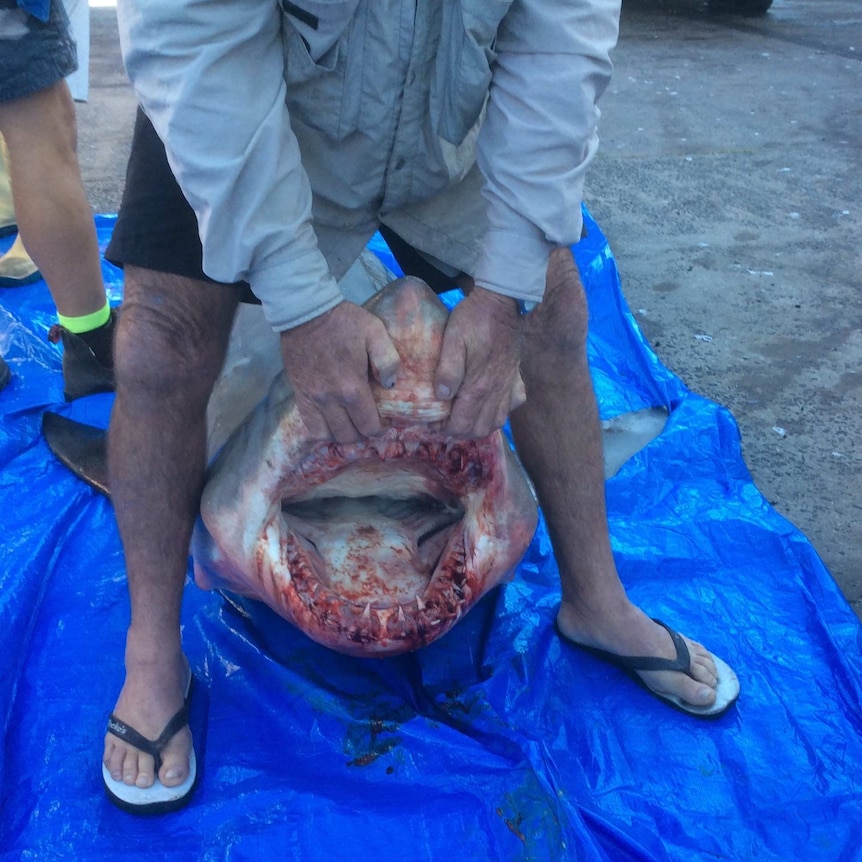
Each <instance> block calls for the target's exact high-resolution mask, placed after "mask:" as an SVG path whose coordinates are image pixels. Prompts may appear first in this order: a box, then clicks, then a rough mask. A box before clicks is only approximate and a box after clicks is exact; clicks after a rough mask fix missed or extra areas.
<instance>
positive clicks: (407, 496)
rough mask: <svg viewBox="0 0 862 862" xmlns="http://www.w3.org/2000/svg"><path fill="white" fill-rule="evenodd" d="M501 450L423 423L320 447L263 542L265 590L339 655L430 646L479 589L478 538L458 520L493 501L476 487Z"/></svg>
mask: <svg viewBox="0 0 862 862" xmlns="http://www.w3.org/2000/svg"><path fill="white" fill-rule="evenodd" d="M499 446H500V441H499V440H497V439H494V438H489V439H485V440H479V441H475V440H469V441H461V440H459V441H454V440H452V439H451V438H446V437H436V436H429V430H428V428H427V427H412V428H403V429H390V430H389V431H387V432H386V433H385V434H384V435H383V436H382V437H380V438H376V439H372V440H366V441H363V442H361V443H358V444H352V445H336V444H327V445H322V446H319V447H318V448H317V449H316V450H315V451H314V452H312V454H311V455H310V456H309V457H308V458H306V459H305V461H304V462H303V464H302V465H301V468H300V471H299V472H300V475H301V477H302V478H301V483H302V485H303V488H302V490H300V491H299V492H298V493H293V492H292V489H289V488H285V489H284V492H283V494H284V495H283V496H282V501H281V508H280V510H278V511H276V512H275V514H274V517H273V519H272V520H271V521H270V523H269V524H267V526H266V528H265V529H264V532H263V535H262V536H261V539H260V542H259V545H258V554H259V556H258V565H259V569H258V570H259V572H260V573H261V577H263V578H267V579H269V581H270V583H269V584H267V585H266V587H265V589H266V592H267V593H268V594H269V595H270V596H272V597H277V601H278V602H279V603H280V604H282V605H283V610H282V612H283V613H284V615H285V616H286V617H288V618H289V619H291V620H292V621H293V622H294V623H295V624H296V625H297V626H299V628H301V629H302V630H303V631H305V632H306V633H307V634H309V635H310V636H311V637H313V638H314V639H315V640H319V641H321V642H323V643H328V644H330V645H334V644H341V646H340V647H339V646H336V648H337V649H340V650H341V651H343V652H353V651H355V652H357V653H358V654H361V655H367V654H369V653H386V654H390V655H391V654H395V653H398V652H403V651H407V650H414V649H417V648H419V647H422V646H424V645H426V644H427V643H429V642H430V641H432V640H434V639H436V638H437V637H439V636H440V635H442V634H443V633H444V632H446V631H448V630H449V629H450V628H451V627H452V626H453V625H454V624H455V623H456V622H457V621H458V620H459V619H460V618H461V617H462V616H463V615H464V614H465V613H466V612H467V610H469V608H470V607H472V605H473V604H474V603H475V601H476V600H477V599H478V598H479V597H480V596H481V595H482V594H483V593H484V592H485V591H486V590H487V587H485V586H483V583H482V578H481V576H480V575H481V574H482V567H481V566H480V567H478V568H477V567H475V566H473V565H468V564H467V563H468V556H469V558H470V559H471V560H472V559H473V558H474V557H475V548H474V547H473V546H472V544H473V541H474V540H475V538H476V536H475V534H474V533H473V531H471V530H470V529H469V528H466V529H465V518H467V517H468V516H469V518H470V519H471V520H472V519H476V518H483V513H482V509H484V508H485V507H486V506H488V505H493V502H492V500H491V499H490V498H488V497H487V496H486V495H484V493H483V492H484V491H485V490H486V489H488V488H490V487H493V485H494V474H495V470H496V464H497V463H498V461H499V457H500V456H501V455H502V454H503V453H502V452H500V451H499ZM289 484H290V485H291V486H292V485H294V482H293V481H291V482H290V483H289ZM483 520H487V516H485V517H484V518H483ZM483 538H484V540H485V541H486V542H487V541H492V537H491V536H487V535H486V536H484V537H483ZM506 538H507V540H508V537H506Z"/></svg>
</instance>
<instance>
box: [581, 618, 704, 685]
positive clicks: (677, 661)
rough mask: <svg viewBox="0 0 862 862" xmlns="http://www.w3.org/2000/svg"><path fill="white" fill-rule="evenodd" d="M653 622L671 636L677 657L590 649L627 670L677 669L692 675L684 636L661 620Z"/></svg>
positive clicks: (589, 648) (689, 655) (689, 656)
mask: <svg viewBox="0 0 862 862" xmlns="http://www.w3.org/2000/svg"><path fill="white" fill-rule="evenodd" d="M653 622H654V623H658V624H659V625H660V626H661V627H662V628H663V629H664V630H665V631H666V632H667V633H668V634H669V635H670V636H671V639H672V640H673V645H674V647H675V649H676V658H659V657H658V656H649V655H617V654H616V653H611V652H607V651H606V650H603V649H598V648H596V647H588V650H589V651H590V652H592V653H594V654H595V655H597V656H599V657H601V658H604V659H606V660H607V661H610V662H612V663H613V664H615V665H617V666H618V667H622V668H625V669H626V670H675V671H680V672H682V673H684V674H687V675H688V676H691V654H690V653H689V651H688V647H687V646H686V643H685V641H684V640H683V639H682V636H681V635H680V634H679V633H678V632H675V631H674V630H673V629H672V628H671V627H670V626H669V625H667V624H666V623H663V622H662V621H661V620H657V619H655V618H653Z"/></svg>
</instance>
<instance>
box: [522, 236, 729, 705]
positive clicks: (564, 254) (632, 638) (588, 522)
mask: <svg viewBox="0 0 862 862" xmlns="http://www.w3.org/2000/svg"><path fill="white" fill-rule="evenodd" d="M587 319H588V312H587V304H586V297H585V295H584V290H583V287H582V285H581V282H580V278H579V276H578V273H577V269H576V267H575V264H574V261H573V259H572V255H571V252H570V251H569V250H568V249H560V250H557V251H555V252H554V253H553V254H552V257H551V264H550V265H549V268H548V281H547V287H546V293H545V299H544V301H543V302H542V303H541V304H540V305H539V306H538V307H537V308H536V309H535V310H534V311H533V312H532V313H531V314H529V315H528V316H527V317H526V318H525V320H524V340H523V348H522V360H521V375H522V377H523V379H524V383H525V385H526V387H527V401H526V403H525V404H524V405H523V406H521V407H519V408H518V409H517V410H516V411H515V412H514V413H513V414H512V416H511V417H510V419H511V425H512V430H513V432H514V437H515V443H516V448H517V451H518V455H519V456H520V458H521V460H522V462H523V464H524V467H525V468H526V470H527V472H528V473H529V475H530V477H531V479H532V480H533V483H534V484H535V487H536V492H537V494H538V497H539V502H540V504H541V506H542V510H543V512H544V515H545V519H546V522H547V525H548V531H549V533H550V537H551V542H552V544H553V547H554V553H555V556H556V559H557V563H558V566H559V569H560V579H561V583H562V592H563V598H562V604H561V606H560V610H559V614H558V617H557V624H558V626H559V628H560V630H561V631H562V633H563V634H564V635H566V636H567V637H569V638H570V639H572V640H574V641H576V642H578V643H581V644H585V645H588V646H594V647H599V648H602V649H605V650H608V651H610V652H614V653H617V654H620V655H630V656H657V657H664V658H674V657H675V655H676V651H675V649H674V646H673V644H672V641H671V639H670V636H669V635H668V633H667V632H666V631H665V630H664V629H663V628H661V627H660V626H658V625H656V624H655V623H654V622H653V621H652V620H651V619H650V618H649V617H648V616H647V615H646V614H645V613H644V612H643V611H641V610H640V609H639V608H637V607H636V606H635V605H633V604H632V603H631V602H630V601H629V599H628V598H627V596H626V593H625V590H624V588H623V586H622V584H621V583H620V579H619V576H618V574H617V570H616V565H615V563H614V558H613V554H612V552H611V545H610V537H609V534H608V525H607V514H606V508H605V497H604V473H603V466H602V440H601V424H600V422H599V416H598V408H597V405H596V400H595V395H594V392H593V387H592V381H591V379H590V371H589V366H588V363H587V352H586V340H587ZM687 645H688V647H689V650H690V653H691V660H692V665H691V667H692V672H693V673H694V675H695V676H696V678H697V679H696V680H695V679H692V678H691V677H689V676H686V675H685V674H682V673H678V672H669V671H660V672H659V671H652V672H641V674H640V675H641V677H642V678H643V679H644V681H645V682H646V683H647V684H648V685H649V686H650V687H651V688H653V689H654V690H656V691H658V692H662V693H670V694H674V695H677V696H679V697H681V698H682V699H683V700H685V701H686V702H688V703H691V704H694V705H696V706H704V705H708V704H711V703H712V702H713V701H714V700H715V692H714V686H715V682H716V679H715V666H714V663H713V662H712V659H711V658H710V656H709V654H708V652H707V651H706V650H705V649H704V648H703V647H701V646H700V645H699V644H695V643H694V642H692V641H689V640H687Z"/></svg>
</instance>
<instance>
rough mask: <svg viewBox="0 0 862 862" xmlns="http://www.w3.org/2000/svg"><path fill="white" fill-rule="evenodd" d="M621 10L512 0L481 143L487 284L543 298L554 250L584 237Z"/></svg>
mask: <svg viewBox="0 0 862 862" xmlns="http://www.w3.org/2000/svg"><path fill="white" fill-rule="evenodd" d="M619 13H620V0H515V2H514V3H513V5H512V8H511V9H510V10H509V12H508V13H507V15H506V18H505V19H504V21H503V24H502V26H501V28H500V31H499V33H498V38H497V46H496V50H497V60H496V65H495V68H494V75H493V81H492V84H491V93H490V98H489V100H488V112H487V116H486V119H485V123H484V125H483V127H482V131H481V133H480V135H479V144H478V159H479V167H480V168H481V170H482V173H483V175H484V177H485V185H484V189H483V194H484V195H485V197H486V200H487V212H488V232H487V234H486V236H485V239H484V242H483V246H482V249H481V252H480V256H479V261H478V263H477V268H476V283H477V284H479V285H480V286H482V287H486V288H489V289H490V290H494V291H496V292H497V293H501V294H505V295H506V296H513V297H515V298H518V299H524V300H528V301H538V300H541V298H542V295H543V293H544V288H545V271H546V268H547V263H548V255H549V254H550V252H551V250H552V249H553V248H556V247H559V246H563V245H570V244H572V243H575V242H577V241H578V239H580V235H581V230H582V226H583V217H582V214H581V201H582V199H583V191H584V175H585V173H586V169H587V166H588V164H589V163H590V161H591V160H592V158H593V156H594V155H595V152H596V149H597V147H598V136H597V132H596V128H597V125H598V119H599V110H598V108H597V106H596V102H597V101H598V99H599V97H600V96H601V94H602V93H603V92H604V90H605V88H606V87H607V85H608V83H609V81H610V78H611V72H612V65H611V61H610V52H611V50H612V49H613V47H614V45H615V44H616V41H617V35H618V29H619Z"/></svg>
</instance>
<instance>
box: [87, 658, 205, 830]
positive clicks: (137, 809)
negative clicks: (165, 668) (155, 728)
mask: <svg viewBox="0 0 862 862" xmlns="http://www.w3.org/2000/svg"><path fill="white" fill-rule="evenodd" d="M193 679H194V677H193V676H192V674H191V671H190V672H189V681H188V683H187V685H186V697H185V702H184V703H183V705H182V707H180V709H179V710H178V711H177V713H176V715H174V717H173V718H172V719H171V720H170V721H169V722H168V723H167V724H166V725H165V729H164V730H163V731H162V734H161V736H159V738H158V739H155V740H151V739H147V738H146V737H145V736H143V735H142V734H140V733H138V731H137V730H135V729H134V728H133V727H132V726H131V725H128V724H126V722H124V721H122V720H120V719H119V718H117V717H116V716H115V715H111V716H110V718H109V719H108V732H109V733H112V734H113V735H114V736H116V737H118V738H119V739H122V740H123V741H125V742H128V743H129V744H130V745H133V746H134V747H135V748H137V749H140V750H141V751H143V752H145V753H147V754H150V755H152V757H153V759H154V760H155V773H156V776H158V773H159V769H160V768H161V765H162V752H163V751H164V750H165V748H166V746H167V745H168V743H169V742H170V741H171V740H172V739H173V738H174V737H175V736H176V735H177V734H178V733H179V732H180V731H181V730H182V729H183V728H184V727H185V726H186V725H187V724H188V723H189V700H190V698H191V689H192V680H193ZM102 781H103V782H104V784H105V792H106V793H107V794H108V799H110V800H111V802H113V803H114V805H116V806H117V807H118V808H122V809H123V811H127V812H129V813H131V814H165V813H167V812H169V811H176V810H177V809H178V808H182V807H183V806H184V805H185V804H186V803H187V802H188V801H189V798H190V797H191V793H192V791H193V790H194V787H195V782H196V781H197V761H196V759H195V750H194V748H192V751H191V754H190V755H189V775H188V778H186V780H185V781H184V782H183V783H182V784H179V785H177V786H176V787H165V785H164V784H162V783H161V781H159V779H158V777H156V779H155V782H154V783H153V784H152V785H151V786H150V787H135V786H134V785H131V786H130V785H128V784H125V783H123V782H122V781H116V780H115V779H114V778H112V777H111V773H110V772H109V771H108V767H107V766H105V764H104V763H103V764H102Z"/></svg>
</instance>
